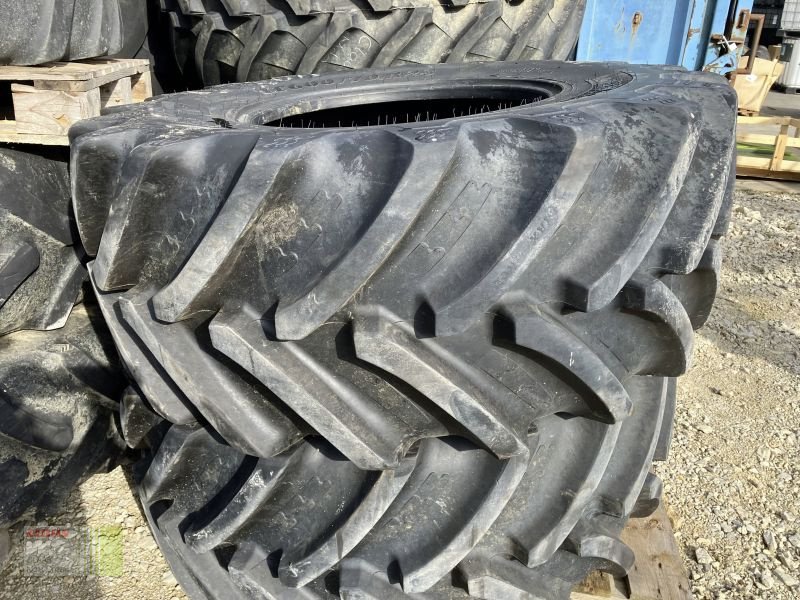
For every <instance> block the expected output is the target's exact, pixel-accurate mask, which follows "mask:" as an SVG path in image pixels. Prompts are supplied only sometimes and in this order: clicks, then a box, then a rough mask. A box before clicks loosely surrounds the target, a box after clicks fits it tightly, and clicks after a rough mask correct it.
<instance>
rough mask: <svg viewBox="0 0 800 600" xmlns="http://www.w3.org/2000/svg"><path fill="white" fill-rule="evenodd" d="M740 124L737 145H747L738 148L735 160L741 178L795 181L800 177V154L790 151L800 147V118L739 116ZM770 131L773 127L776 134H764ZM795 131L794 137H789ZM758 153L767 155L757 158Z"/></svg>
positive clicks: (738, 121) (737, 172)
mask: <svg viewBox="0 0 800 600" xmlns="http://www.w3.org/2000/svg"><path fill="white" fill-rule="evenodd" d="M737 125H738V131H737V134H736V143H737V145H745V146H746V147H744V148H740V149H739V152H738V156H737V158H736V174H737V175H738V176H740V177H759V178H764V179H786V180H792V181H797V180H798V178H800V155H795V154H792V153H790V152H788V150H789V149H790V148H800V119H794V118H792V117H739V118H738V119H737ZM767 128H772V129H773V130H774V133H769V134H768V133H765V132H764V129H767ZM792 128H793V129H794V132H793V133H794V135H793V136H792V135H790V129H792ZM753 129H758V131H755V132H754V131H753ZM747 146H749V147H747ZM758 153H762V154H764V155H763V156H758V155H757V154H758Z"/></svg>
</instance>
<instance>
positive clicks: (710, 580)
mask: <svg viewBox="0 0 800 600" xmlns="http://www.w3.org/2000/svg"><path fill="white" fill-rule="evenodd" d="M724 250H725V257H724V262H723V272H722V280H721V282H720V288H719V292H718V297H717V304H716V308H715V310H714V312H713V314H712V317H711V319H710V321H709V323H708V324H707V325H706V327H705V328H704V329H703V330H702V332H701V333H700V335H699V336H698V337H697V342H696V345H695V354H694V366H693V368H692V369H691V371H690V372H689V373H688V374H687V375H686V376H685V377H683V378H681V379H679V383H678V409H677V415H676V426H675V427H676V428H675V437H674V440H673V445H672V454H671V456H670V459H669V461H668V462H667V463H665V464H663V465H659V466H658V473H659V475H660V476H661V477H662V479H663V480H664V489H665V493H666V498H667V502H668V504H669V506H670V508H671V512H672V515H673V519H674V521H675V525H676V526H677V527H676V530H677V533H676V535H677V536H678V542H679V545H680V546H681V548H682V549H683V551H684V558H685V563H686V567H687V570H688V571H689V573H690V576H691V579H692V587H693V589H694V593H695V595H696V596H697V597H698V598H712V599H723V598H728V599H731V600H738V599H740V598H741V599H747V598H764V599H767V598H768V599H770V600H772V599H775V600H779V599H784V598H786V599H789V598H800V587H798V586H800V582H798V579H800V567H799V566H798V565H800V466H799V465H798V452H799V451H800V195H795V194H758V195H755V194H752V193H748V192H742V191H740V192H737V194H736V206H735V209H734V214H733V222H732V224H731V230H730V232H729V234H728V236H727V237H726V239H725V244H724Z"/></svg>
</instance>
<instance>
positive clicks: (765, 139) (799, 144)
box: [736, 133, 800, 148]
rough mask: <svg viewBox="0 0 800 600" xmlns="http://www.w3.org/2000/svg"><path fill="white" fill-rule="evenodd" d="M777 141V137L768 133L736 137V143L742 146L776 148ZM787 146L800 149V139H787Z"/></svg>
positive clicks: (743, 134)
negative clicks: (758, 145) (762, 145)
mask: <svg viewBox="0 0 800 600" xmlns="http://www.w3.org/2000/svg"><path fill="white" fill-rule="evenodd" d="M777 139H778V136H777V135H770V134H767V133H740V134H738V135H737V136H736V141H737V142H739V143H740V144H764V145H765V146H774V145H775V142H776V141H777ZM786 146H788V147H789V148H800V138H797V137H787V138H786Z"/></svg>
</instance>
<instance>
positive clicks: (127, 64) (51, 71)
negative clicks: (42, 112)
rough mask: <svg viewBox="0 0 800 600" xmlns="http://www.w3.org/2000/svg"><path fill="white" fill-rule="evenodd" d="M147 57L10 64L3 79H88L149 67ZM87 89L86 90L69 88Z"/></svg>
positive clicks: (1, 69)
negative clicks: (28, 65)
mask: <svg viewBox="0 0 800 600" xmlns="http://www.w3.org/2000/svg"><path fill="white" fill-rule="evenodd" d="M149 64H150V63H149V61H148V60H147V59H122V58H106V59H91V60H85V61H77V62H54V63H47V64H45V65H39V66H36V67H19V66H15V65H8V66H2V67H0V80H2V81H88V80H90V79H96V78H99V77H103V76H105V75H109V74H113V73H115V72H117V71H121V70H124V69H134V70H136V69H138V70H139V72H142V71H144V70H147V69H149V68H150V67H149ZM67 91H86V90H67Z"/></svg>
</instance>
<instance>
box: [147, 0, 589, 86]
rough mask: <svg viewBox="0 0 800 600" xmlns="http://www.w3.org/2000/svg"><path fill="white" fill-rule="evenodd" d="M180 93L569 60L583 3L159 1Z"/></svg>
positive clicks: (501, 0)
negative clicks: (445, 66)
mask: <svg viewBox="0 0 800 600" xmlns="http://www.w3.org/2000/svg"><path fill="white" fill-rule="evenodd" d="M161 6H162V10H163V18H164V20H165V28H166V30H167V31H168V34H169V36H170V39H171V45H172V47H173V49H174V58H175V62H176V63H177V65H178V68H179V69H180V71H181V72H182V73H183V75H184V77H185V79H186V83H187V85H188V86H189V87H201V86H202V85H206V86H208V85H217V84H219V83H229V82H235V81H256V80H262V79H269V78H272V77H281V76H286V75H293V74H307V73H326V72H330V71H341V70H349V69H364V68H368V67H371V68H384V67H390V66H397V65H410V64H436V63H443V62H474V61H497V60H541V59H551V58H552V59H558V60H566V59H567V58H569V55H570V53H571V52H572V50H573V48H574V46H575V43H576V41H577V38H578V31H579V29H580V26H581V19H582V17H583V11H584V6H585V1H584V0H522V1H521V2H517V1H514V2H511V1H508V0H452V1H451V0H447V1H444V2H439V1H434V0H364V1H361V0H332V1H325V2H318V1H317V0H312V1H307V0H288V1H286V2H284V1H282V0H161Z"/></svg>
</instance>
